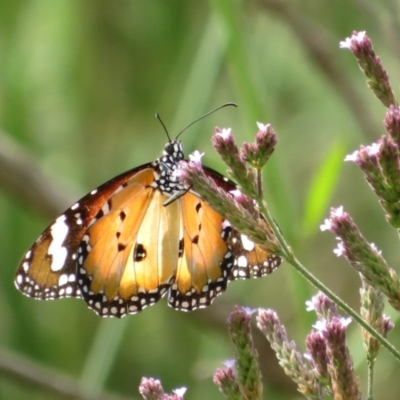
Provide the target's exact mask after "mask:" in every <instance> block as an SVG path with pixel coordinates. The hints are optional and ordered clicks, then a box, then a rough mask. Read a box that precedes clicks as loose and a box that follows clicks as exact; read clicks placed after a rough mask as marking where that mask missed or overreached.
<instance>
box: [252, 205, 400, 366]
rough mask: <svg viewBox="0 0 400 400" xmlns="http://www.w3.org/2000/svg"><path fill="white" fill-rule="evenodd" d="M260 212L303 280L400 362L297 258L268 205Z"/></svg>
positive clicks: (356, 314)
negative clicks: (322, 294) (333, 303)
mask: <svg viewBox="0 0 400 400" xmlns="http://www.w3.org/2000/svg"><path fill="white" fill-rule="evenodd" d="M259 206H260V211H261V213H262V214H263V215H264V216H265V218H266V220H267V222H268V223H269V225H270V226H271V229H272V231H273V232H274V234H275V236H276V237H277V239H278V241H279V243H280V245H281V246H282V255H283V257H284V258H285V259H286V261H287V262H288V263H289V264H291V265H292V266H293V267H294V268H295V269H296V270H297V272H299V273H300V274H301V275H302V276H303V278H305V279H306V280H307V281H308V282H309V283H311V284H312V285H314V286H315V287H316V288H317V289H318V290H320V291H321V292H322V293H324V294H325V295H326V296H327V297H329V298H330V299H331V300H332V301H333V302H335V303H336V304H337V305H338V307H340V308H341V309H342V310H343V311H344V312H345V313H347V314H348V315H349V316H350V317H351V318H352V319H353V320H354V321H356V322H358V324H359V325H360V326H362V327H363V328H364V329H365V330H366V331H368V332H369V333H370V334H371V336H373V337H374V338H375V339H376V340H377V341H378V342H379V343H380V344H381V345H382V346H383V347H386V349H387V350H388V351H389V352H390V353H392V355H393V356H394V357H395V358H396V360H397V361H399V362H400V353H399V352H398V351H397V349H396V348H395V347H394V346H393V345H392V344H391V343H389V342H388V341H387V340H386V339H385V338H384V337H383V336H382V335H381V334H380V333H378V332H377V331H376V330H375V329H374V328H372V327H371V326H370V325H369V324H367V322H365V320H364V319H363V318H362V317H361V316H360V315H359V314H358V313H357V312H356V311H354V310H353V309H352V308H351V307H349V306H348V305H347V304H346V303H345V302H344V301H343V300H342V299H341V298H340V297H338V296H337V295H336V294H335V293H333V292H332V291H331V290H330V289H329V288H327V287H326V286H325V285H324V284H323V283H322V282H321V281H320V280H318V279H317V278H316V277H315V276H314V275H312V274H311V273H310V272H309V271H308V270H307V269H306V268H305V267H304V266H303V265H302V264H301V262H300V261H299V260H298V259H297V258H296V257H295V255H294V254H293V251H292V249H291V248H290V246H289V245H288V244H287V243H286V240H285V239H284V237H283V236H282V234H281V232H280V230H279V228H278V225H277V224H276V222H275V221H274V219H273V218H272V216H271V214H270V213H269V210H268V207H266V203H265V202H264V201H263V202H260V203H259Z"/></svg>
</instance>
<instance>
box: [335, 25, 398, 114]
mask: <svg viewBox="0 0 400 400" xmlns="http://www.w3.org/2000/svg"><path fill="white" fill-rule="evenodd" d="M340 47H341V48H347V49H349V50H350V51H351V52H352V53H353V54H354V56H355V57H356V60H357V63H358V66H359V67H360V69H361V70H362V72H363V73H364V75H365V76H366V78H367V85H368V86H369V87H370V88H371V89H372V90H373V91H374V93H375V95H376V97H378V98H379V99H380V100H381V101H382V103H383V104H384V105H385V106H386V107H389V106H390V105H391V104H393V105H396V104H397V101H396V98H395V95H394V92H393V90H392V88H391V86H390V83H389V75H388V73H387V72H386V71H385V70H384V69H383V67H382V63H381V60H380V58H379V57H378V56H377V55H376V54H375V52H374V49H373V47H372V42H371V40H370V39H369V37H368V36H367V34H366V32H365V31H361V32H356V31H354V32H353V34H352V36H351V37H350V38H346V39H345V40H344V41H342V42H340Z"/></svg>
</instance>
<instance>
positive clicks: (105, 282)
mask: <svg viewBox="0 0 400 400" xmlns="http://www.w3.org/2000/svg"><path fill="white" fill-rule="evenodd" d="M153 179H154V174H153V172H152V171H151V170H144V171H141V172H140V173H139V174H137V175H136V176H134V177H132V178H131V179H130V180H129V181H128V182H127V184H126V186H125V187H124V188H123V190H121V191H120V192H118V193H116V194H114V195H113V196H112V197H111V198H110V199H109V200H108V202H107V206H108V208H107V210H104V212H103V213H102V214H101V215H100V216H99V217H98V218H97V217H96V218H95V222H94V223H93V224H92V225H91V226H90V227H89V229H88V230H87V232H86V233H85V235H84V237H83V240H82V245H81V246H80V248H79V251H78V252H79V257H78V264H79V273H78V279H79V286H80V288H81V291H82V294H83V297H84V299H85V301H86V302H87V304H88V306H89V308H91V309H93V310H94V311H95V312H96V313H97V314H99V315H101V316H114V317H123V316H124V315H126V314H135V313H137V312H139V311H141V310H143V309H144V308H145V307H147V306H149V305H152V304H155V303H156V302H157V301H158V300H159V299H160V298H161V297H162V296H163V294H165V293H166V291H167V290H168V289H169V286H170V283H171V281H172V280H173V277H174V273H175V270H176V264H177V260H178V253H179V203H178V202H177V201H175V202H173V203H171V204H170V205H168V206H167V207H164V205H163V204H164V203H165V201H166V200H167V197H166V196H165V195H164V194H162V192H160V191H159V190H157V189H154V188H153V187H152V186H150V184H151V183H152V180H153Z"/></svg>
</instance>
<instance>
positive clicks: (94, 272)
mask: <svg viewBox="0 0 400 400" xmlns="http://www.w3.org/2000/svg"><path fill="white" fill-rule="evenodd" d="M183 159H184V154H183V150H182V145H181V143H180V141H177V140H173V141H169V142H168V143H167V144H166V146H165V148H164V151H163V154H162V156H161V157H159V158H158V159H157V160H156V161H154V162H152V163H148V164H144V165H142V166H139V167H136V168H134V169H132V170H130V171H127V172H125V173H123V174H121V175H119V176H117V177H115V178H113V179H111V180H110V181H108V182H106V183H105V184H103V185H101V186H100V187H98V188H97V189H94V190H93V191H91V192H90V193H89V194H87V195H86V196H84V197H83V198H82V199H81V200H79V201H78V202H77V203H75V204H74V205H73V206H71V207H70V208H69V209H68V210H67V211H66V212H65V213H64V214H62V215H61V216H60V217H58V218H57V219H56V220H55V221H54V222H53V223H52V224H51V225H50V226H49V227H48V228H47V229H46V230H45V231H44V232H43V233H42V235H41V236H40V237H39V239H38V240H37V241H36V242H35V243H34V244H33V245H32V247H31V248H30V249H29V250H28V252H27V253H26V255H25V257H24V258H23V260H22V261H21V264H20V266H19V268H18V271H17V274H16V278H15V284H16V287H17V288H18V289H19V290H20V291H21V292H22V293H24V294H25V295H27V296H29V297H33V298H36V299H42V300H50V299H57V298H63V297H76V298H82V299H83V300H84V301H85V302H86V303H87V305H88V307H89V308H90V309H92V310H94V311H95V312H96V313H97V314H99V315H101V316H113V317H122V316H124V315H126V314H135V313H137V312H139V311H141V310H143V309H144V308H145V307H147V306H150V305H153V304H155V303H156V302H157V301H158V300H159V299H160V298H161V297H162V296H163V295H165V294H166V293H168V304H169V305H170V306H171V307H173V308H175V309H178V310H183V311H190V310H194V309H197V308H203V307H206V306H208V305H209V304H211V302H212V300H213V299H214V298H215V297H217V296H218V295H220V294H221V293H222V292H223V291H224V290H225V289H226V286H227V283H228V281H230V280H235V279H247V278H249V277H250V276H254V277H260V276H264V275H266V274H268V273H270V272H272V271H273V270H274V269H276V268H277V267H278V266H279V264H280V258H279V257H277V256H274V255H271V254H269V253H267V252H265V251H264V250H262V249H261V248H260V247H259V246H257V245H255V244H254V243H253V242H251V241H250V240H249V239H248V238H247V237H246V236H243V235H240V233H239V232H238V231H236V230H235V229H234V228H233V227H232V226H231V225H230V224H229V222H228V221H225V220H224V219H223V217H222V216H221V215H219V214H218V213H217V212H215V211H214V210H213V209H212V208H211V207H210V206H209V205H208V203H206V202H205V201H204V200H202V199H201V198H200V197H199V195H198V194H196V193H195V192H193V191H192V190H190V188H187V187H186V185H185V184H184V183H183V182H182V181H180V180H179V176H178V175H177V174H176V173H174V171H175V170H176V169H177V168H178V164H179V162H180V161H181V160H183ZM204 170H205V172H206V174H207V175H208V176H209V177H211V178H212V179H213V180H214V181H215V182H216V183H217V185H218V186H219V187H221V188H223V190H225V191H227V192H229V191H232V190H234V189H236V186H235V185H234V183H233V182H231V181H229V180H228V179H227V178H225V177H223V176H222V175H220V174H219V173H217V172H216V171H214V170H212V169H210V168H207V167H204Z"/></svg>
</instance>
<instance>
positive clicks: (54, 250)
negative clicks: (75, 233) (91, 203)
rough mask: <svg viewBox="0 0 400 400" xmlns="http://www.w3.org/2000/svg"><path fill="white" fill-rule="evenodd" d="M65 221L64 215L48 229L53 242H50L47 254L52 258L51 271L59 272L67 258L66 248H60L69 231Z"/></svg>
mask: <svg viewBox="0 0 400 400" xmlns="http://www.w3.org/2000/svg"><path fill="white" fill-rule="evenodd" d="M65 219H66V217H65V215H61V217H58V218H57V219H56V221H55V222H54V224H53V225H52V226H51V228H50V230H51V236H52V238H53V240H52V241H51V244H50V246H49V250H48V251H47V254H48V255H50V256H53V260H52V262H51V270H52V271H60V270H61V269H62V268H63V266H64V263H65V259H66V258H67V254H68V251H67V248H66V247H63V246H62V244H63V243H64V240H65V238H66V237H67V235H68V231H69V228H68V225H67V224H66V223H65Z"/></svg>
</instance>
